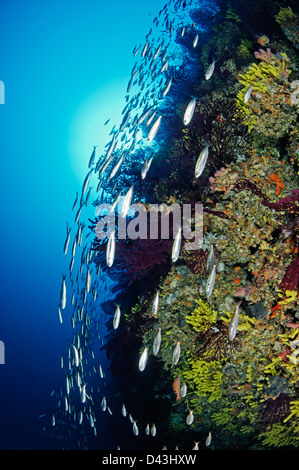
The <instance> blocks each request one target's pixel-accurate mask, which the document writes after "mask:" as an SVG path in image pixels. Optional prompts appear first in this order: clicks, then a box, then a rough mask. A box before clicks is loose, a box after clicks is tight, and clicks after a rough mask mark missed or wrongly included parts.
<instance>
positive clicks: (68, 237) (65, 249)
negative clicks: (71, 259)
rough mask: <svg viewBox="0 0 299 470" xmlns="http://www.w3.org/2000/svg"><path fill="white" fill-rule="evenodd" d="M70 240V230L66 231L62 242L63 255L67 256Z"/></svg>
mask: <svg viewBox="0 0 299 470" xmlns="http://www.w3.org/2000/svg"><path fill="white" fill-rule="evenodd" d="M70 239H71V228H70V229H68V230H67V236H66V240H65V242H64V248H63V252H64V254H65V255H66V254H67V250H68V248H69V244H70Z"/></svg>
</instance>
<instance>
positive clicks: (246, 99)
mask: <svg viewBox="0 0 299 470" xmlns="http://www.w3.org/2000/svg"><path fill="white" fill-rule="evenodd" d="M251 93H252V84H251V85H250V87H249V88H248V89H247V90H246V92H245V95H244V99H243V101H244V103H247V101H248V100H249V98H250V97H251Z"/></svg>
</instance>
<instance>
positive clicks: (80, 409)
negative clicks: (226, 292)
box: [51, 0, 252, 450]
mask: <svg viewBox="0 0 299 470" xmlns="http://www.w3.org/2000/svg"><path fill="white" fill-rule="evenodd" d="M191 5H192V0H188V1H183V0H170V1H169V2H168V3H167V4H166V5H165V6H164V8H163V9H162V10H161V11H160V12H159V14H158V15H157V16H156V17H155V18H154V20H153V25H154V28H155V29H156V30H157V31H158V34H159V37H158V38H157V37H156V36H155V34H154V31H153V30H152V29H151V30H150V32H149V33H148V34H147V36H146V38H145V43H144V44H140V45H136V46H135V47H134V49H133V57H134V58H136V62H135V64H134V66H133V69H132V71H131V76H130V79H129V82H128V86H127V94H126V96H125V101H126V105H125V107H124V109H123V111H122V115H123V118H122V122H121V124H120V126H119V127H117V125H114V126H113V128H112V130H111V132H110V135H112V138H111V141H110V142H109V143H108V144H107V145H106V150H105V152H104V153H103V154H102V155H99V156H98V153H99V152H98V146H97V145H94V146H93V150H92V153H91V156H90V158H89V161H88V172H87V174H86V177H85V179H84V182H83V185H82V190H81V194H80V193H79V192H77V193H76V198H75V200H74V203H73V205H72V211H73V212H75V211H76V210H77V211H76V213H75V217H74V224H72V225H69V223H67V231H66V239H65V242H64V246H63V253H64V255H67V254H68V253H69V250H70V247H71V260H70V264H69V270H68V274H63V275H62V282H61V288H60V301H59V305H58V315H59V322H60V323H61V324H62V323H63V321H64V319H65V317H67V320H68V321H69V319H70V322H71V326H72V334H73V337H72V338H71V339H70V340H69V342H68V349H67V352H66V354H64V355H61V358H60V367H61V369H62V371H63V373H64V376H65V385H64V386H63V387H62V388H61V389H60V390H59V391H58V392H57V391H56V392H55V391H53V392H52V395H55V396H56V399H57V403H56V406H55V409H54V411H53V414H52V416H51V423H52V426H53V427H55V426H57V420H58V418H59V416H60V414H61V413H62V415H63V417H64V418H63V419H64V421H66V420H68V422H69V424H70V427H71V426H76V427H77V426H78V424H79V425H80V426H82V424H83V423H84V422H87V423H89V425H90V427H91V429H92V430H93V433H94V435H95V436H96V435H97V420H96V416H97V413H96V411H94V410H97V409H98V408H99V407H100V408H101V410H102V411H103V412H106V411H108V413H109V414H111V415H112V414H114V413H115V414H116V413H119V414H120V415H122V416H123V417H127V416H129V420H130V422H131V424H132V432H133V434H134V435H136V436H137V435H139V432H140V428H141V427H143V428H144V429H145V434H146V435H151V436H153V437H154V436H156V434H157V432H158V430H157V428H156V425H155V424H154V423H151V424H150V423H147V424H145V423H143V424H142V423H140V422H139V421H138V424H137V420H135V419H133V418H132V415H131V414H129V413H128V412H127V409H126V406H125V404H121V405H120V406H119V409H114V410H111V409H110V407H109V406H108V403H107V398H106V396H108V392H109V391H108V390H106V389H105V387H106V382H105V373H104V370H103V367H102V365H101V364H98V366H97V367H96V366H95V365H94V364H93V362H95V354H94V349H93V344H95V343H97V342H100V343H101V344H102V345H103V342H104V339H103V338H102V336H101V330H100V327H99V321H98V317H97V312H98V311H99V304H98V302H97V301H98V299H99V298H100V296H101V293H103V292H105V290H109V287H108V286H107V285H106V284H105V283H106V280H105V279H104V278H103V277H102V276H101V274H102V273H101V267H100V266H99V267H97V268H96V266H95V265H94V264H93V259H94V256H95V254H94V251H92V249H91V246H92V241H91V239H88V237H89V236H90V234H91V232H89V233H86V232H85V230H84V229H85V228H86V225H85V224H84V223H83V222H81V220H80V219H81V217H82V212H83V210H84V211H85V210H87V209H86V208H87V207H88V206H89V200H90V196H91V191H92V189H93V194H95V195H96V197H97V200H98V201H101V198H103V195H104V192H105V191H104V190H105V185H107V184H108V183H110V182H111V180H113V179H115V178H117V176H118V175H119V174H120V173H121V170H122V166H123V164H124V162H125V161H126V159H127V158H128V156H129V155H130V153H133V152H134V149H136V148H140V147H142V148H143V149H144V155H145V160H144V163H143V166H142V170H141V179H142V181H143V180H145V179H146V176H147V174H148V172H149V171H150V168H151V163H152V160H153V158H154V152H153V148H155V137H156V136H157V134H158V133H159V132H161V128H163V114H162V113H161V111H160V109H159V105H160V104H161V103H162V102H163V100H165V99H167V98H166V97H167V95H168V93H169V91H170V90H171V87H172V79H171V78H167V77H166V78H165V74H164V72H166V71H167V69H168V67H169V65H170V64H171V61H172V60H173V57H174V56H175V54H174V52H175V51H176V48H177V47H178V46H177V44H176V43H175V34H174V32H175V31H180V34H181V36H182V37H183V36H184V35H185V34H186V32H187V31H192V32H193V33H192V36H193V42H192V46H193V48H196V47H197V45H198V40H199V34H198V33H199V32H198V31H197V30H196V25H195V23H191V21H190V18H189V16H188V12H187V8H186V7H189V6H191ZM215 63H216V60H214V61H213V62H212V63H211V64H210V65H209V66H208V68H207V70H206V72H205V74H204V77H205V79H206V80H210V79H211V77H212V75H213V72H214V69H215ZM138 90H139V91H138ZM251 91H252V87H250V88H249V89H248V91H247V92H246V94H245V98H244V101H245V100H248V99H249V98H250V95H251ZM188 100H189V101H188V104H187V106H186V108H185V112H184V116H183V120H182V126H188V125H189V124H190V122H191V121H192V118H193V116H194V113H195V111H196V106H197V104H198V102H199V101H200V99H199V98H197V97H192V96H191V97H188ZM109 122H110V119H108V120H107V121H106V122H105V125H107V124H108V123H109ZM143 123H145V125H146V127H147V128H148V129H149V131H148V132H147V136H143V135H142V136H140V129H141V128H140V126H141V124H143ZM209 147H210V144H209V143H208V142H207V143H206V145H205V147H204V149H203V150H202V152H201V153H200V155H199V156H198V159H197V162H196V165H195V177H196V178H199V177H200V176H201V175H202V173H203V171H204V169H205V166H206V163H207V160H208V156H209ZM95 178H96V179H97V180H98V181H96V183H93V186H91V182H92V181H93V180H94V179H95ZM105 194H106V196H107V193H105ZM133 200H134V185H131V187H130V188H129V189H128V190H127V192H126V193H125V194H122V191H119V193H118V194H117V195H114V194H113V192H112V194H111V201H110V204H111V207H110V211H111V212H114V210H115V209H116V207H117V206H119V205H121V208H120V212H121V216H122V217H124V218H125V217H126V216H127V214H128V212H129V209H130V206H131V204H132V201H133ZM91 238H92V237H91ZM181 242H182V233H181V230H180V229H179V230H178V231H177V234H176V236H175V238H174V242H173V248H172V261H173V263H175V262H176V261H177V260H178V259H179V256H180V248H181ZM116 249H117V241H116V233H115V231H112V232H111V233H110V235H109V238H108V243H107V250H106V263H107V266H108V268H111V267H112V266H113V263H114V260H115V254H116ZM216 268H217V260H216V261H215V254H214V250H213V246H212V245H211V248H210V252H209V257H208V261H207V269H208V272H209V276H208V279H207V282H206V297H207V299H209V297H210V296H211V294H212V292H213V288H214V284H215V279H216ZM238 307H239V305H237V307H236V310H235V312H234V316H233V318H232V322H231V325H230V340H233V338H234V337H235V335H236V331H237V324H238ZM121 310H122V308H121V305H116V309H115V312H114V316H113V328H114V329H117V328H118V327H119V325H120V322H121V318H122V313H121ZM112 313H113V312H112ZM152 313H153V315H154V316H157V315H159V291H158V290H157V291H156V293H155V295H154V296H153V299H152ZM161 335H162V332H161V328H159V330H158V333H157V335H156V337H155V339H154V342H153V346H152V354H153V355H154V356H156V355H157V354H158V353H159V349H160V345H161ZM169 347H170V346H169ZM150 354H151V351H149V349H148V348H144V350H143V351H142V352H141V354H140V357H139V362H138V360H137V363H138V368H139V371H140V372H141V373H142V372H143V371H144V370H145V368H146V366H147V363H148V358H149V356H150ZM180 355H181V344H180V342H179V341H178V342H177V344H176V345H175V346H174V348H173V355H172V362H173V365H176V364H177V363H178V362H179V360H180ZM91 364H93V365H92V366H91ZM98 374H99V377H100V378H101V379H102V383H101V384H100V385H99V386H98V387H97V389H96V390H94V389H93V387H92V385H91V382H93V380H92V377H93V376H97V375H98ZM186 394H187V386H186V384H183V385H182V387H181V390H180V395H181V397H182V398H184V397H185V396H186ZM97 395H98V398H96V397H97ZM78 396H79V397H80V399H79V401H78V399H77V397H78ZM100 397H101V398H100ZM193 420H194V415H193V411H192V410H189V414H188V415H187V418H186V424H187V425H188V426H190V425H191V424H192V423H193ZM210 444H211V432H209V435H208V437H207V439H206V441H205V445H206V446H209V445H210ZM191 445H192V444H191ZM198 445H199V442H195V445H194V447H193V449H194V450H197V449H198ZM82 446H84V444H82V442H81V441H80V440H78V447H82Z"/></svg>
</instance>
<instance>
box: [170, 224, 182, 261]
mask: <svg viewBox="0 0 299 470" xmlns="http://www.w3.org/2000/svg"><path fill="white" fill-rule="evenodd" d="M181 242H182V228H181V227H180V228H179V230H178V232H177V234H176V236H175V239H174V241H173V245H172V253H171V259H172V261H173V263H175V262H176V261H177V260H178V259H179V255H180V249H181Z"/></svg>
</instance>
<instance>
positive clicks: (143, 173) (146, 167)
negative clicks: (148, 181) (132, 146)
mask: <svg viewBox="0 0 299 470" xmlns="http://www.w3.org/2000/svg"><path fill="white" fill-rule="evenodd" d="M152 160H153V157H150V158H149V159H147V158H146V159H145V162H144V164H143V167H142V171H141V179H142V180H144V178H145V177H146V175H147V172H148V170H149V169H150V166H151V163H152Z"/></svg>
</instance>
